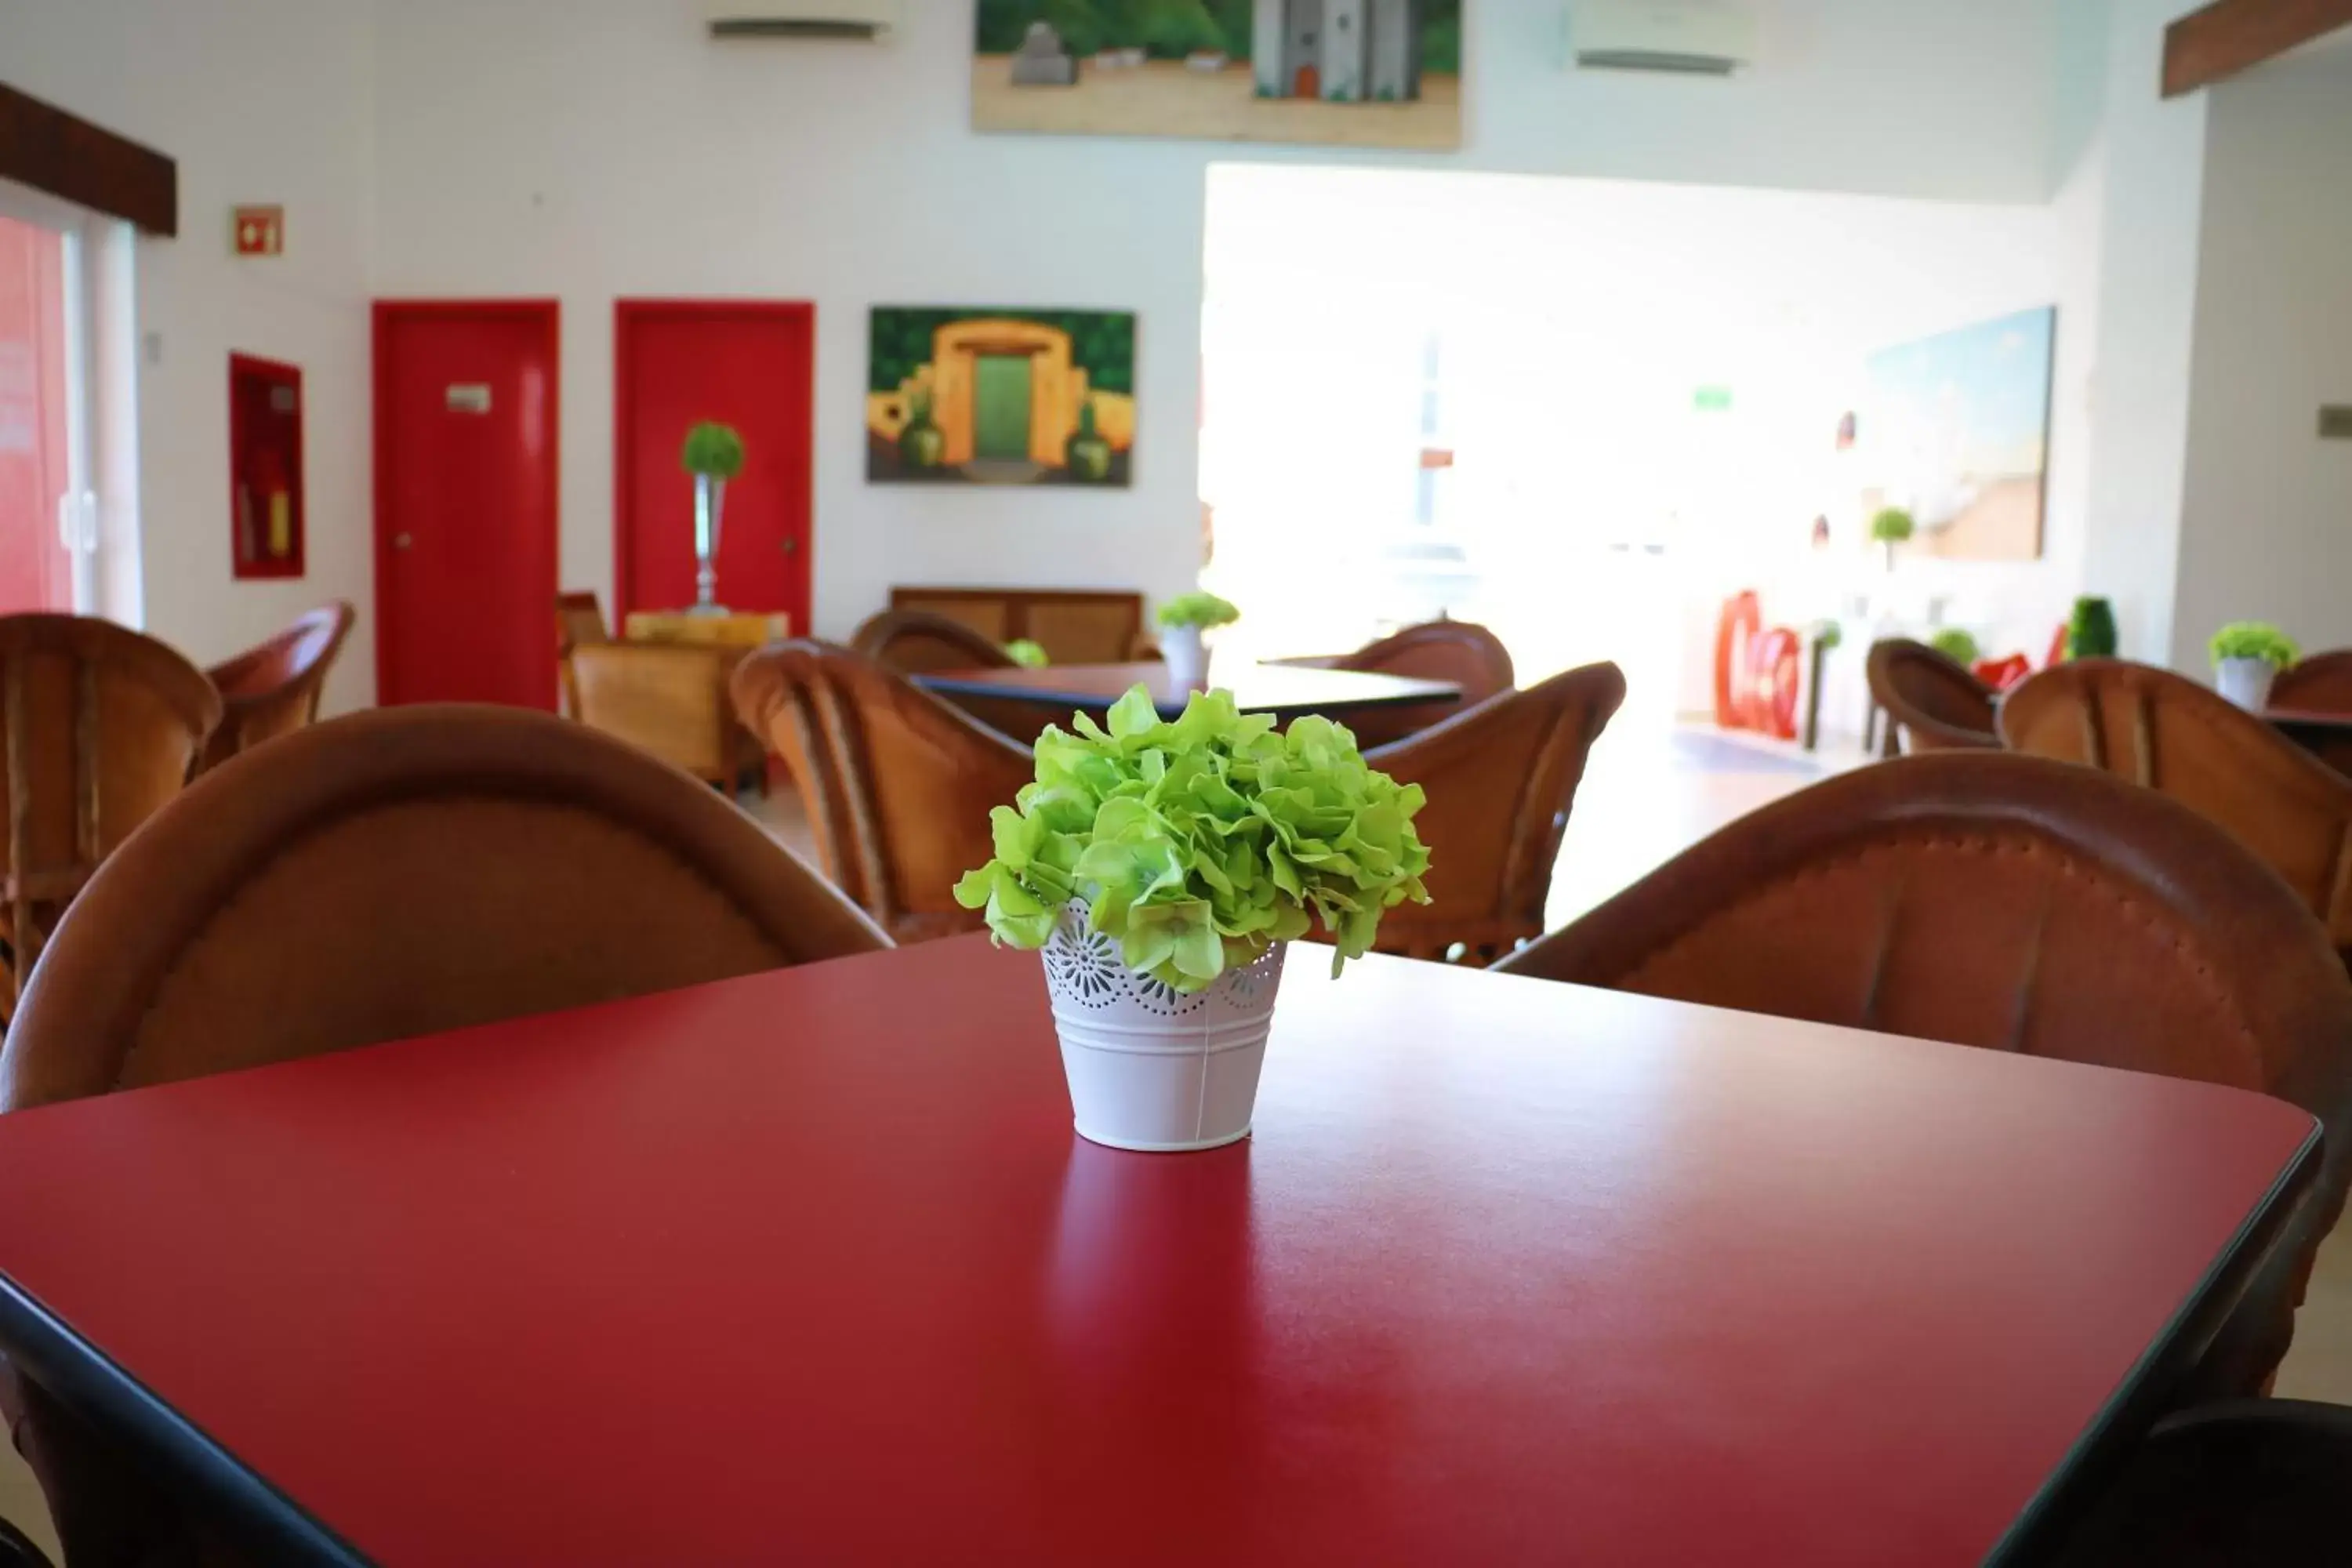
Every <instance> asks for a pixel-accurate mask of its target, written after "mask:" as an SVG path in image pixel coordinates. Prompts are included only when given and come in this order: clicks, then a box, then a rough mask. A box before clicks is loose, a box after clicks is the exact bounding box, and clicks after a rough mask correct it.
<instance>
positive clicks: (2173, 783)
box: [2000, 658, 2352, 949]
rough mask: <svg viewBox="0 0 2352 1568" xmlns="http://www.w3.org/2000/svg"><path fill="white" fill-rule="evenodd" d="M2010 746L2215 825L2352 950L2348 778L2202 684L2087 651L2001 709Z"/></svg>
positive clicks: (2351, 785)
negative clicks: (2136, 790)
mask: <svg viewBox="0 0 2352 1568" xmlns="http://www.w3.org/2000/svg"><path fill="white" fill-rule="evenodd" d="M2000 735H2001V739H2002V740H2003V741H2004V742H2007V744H2008V745H2009V747H2010V749H2011V751H2017V752H2029V753H2031V754H2032V755H2035V756H2042V757H2055V758H2057V759H2059V760H2060V761H2062V762H2069V763H2088V764H2089V765H2091V766H2092V767H2095V768H2102V769H2105V771H2106V772H2108V773H2116V774H2119V775H2121V776H2122V777H2124V778H2127V779H2129V780H2131V781H2132V782H2133V783H2135V784H2143V785H2146V786H2147V787H2148V788H2150V789H2154V790H2157V791H2159V792H2160V793H2162V794H2164V795H2170V796H2171V797H2172V798H2173V799H2175V800H2177V801H2179V802H2180V803H2181V804H2182V805H2186V806H2189V808H2191V809H2192V810H2194V811H2196V812H2198V813H2199V814H2200V815H2201V816H2205V817H2207V818H2209V819H2210V820H2211V821H2213V822H2216V823H2219V824H2220V825H2221V826H2222V827H2224V828H2226V829H2227V830H2228V831H2229V832H2230V834H2231V837H2235V838H2236V839H2237V840H2238V841H2239V842H2240V843H2241V844H2243V845H2244V846H2245V847H2247V848H2249V849H2251V850H2252V851H2253V852H2254V854H2255V855H2256V856H2258V857H2260V858H2262V859H2263V861H2264V862H2265V863H2266V864H2268V865H2269V866H2270V868H2272V869H2273V870H2274V871H2276V872H2277V873H2278V874H2279V875H2280V876H2281V877H2283V878H2284V879H2285V880H2286V883H2287V885H2288V886H2289V887H2291V888H2293V889H2294V891H2295V895H2296V896H2297V897H2298V898H2300V899H2302V900H2304V903H2305V907H2306V908H2308V909H2309V910H2311V911H2312V912H2313V913H2314V914H2315V915H2317V916H2318V917H2319V919H2320V921H2321V922H2322V923H2324V924H2325V925H2326V927H2327V931H2328V934H2329V936H2330V937H2331V938H2332V939H2333V940H2334V941H2335V942H2336V946H2337V947H2338V948H2343V949H2352V780H2347V779H2346V778H2345V777H2344V776H2343V775H2342V774H2341V773H2337V772H2336V770H2334V769H2333V768H2330V767H2328V766H2327V765H2326V763H2321V762H2319V761H2318V760H2316V759H2315V758H2314V757H2312V756H2311V755H2310V754H2309V753H2307V752H2305V751H2304V750H2303V749H2302V748H2301V747H2299V746H2297V745H2295V744H2294V742H2292V741H2289V740H2288V739H2286V738H2285V737H2284V736H2283V735H2281V734H2280V733H2279V732H2278V731H2275V730H2273V729H2272V728H2271V726H2270V725H2268V724H2266V723H2264V722H2263V721H2262V720H2260V719H2258V718H2256V717H2254V716H2253V715H2252V714H2251V713H2248V712H2245V711H2243V710H2241V709H2240V708H2238V707H2237V706H2236V705H2235V704H2233V703H2231V702H2229V701H2228V700H2224V699H2223V698H2221V697H2220V696H2219V695H2217V694H2215V693H2214V692H2211V691H2209V690H2207V689H2205V688H2204V687H2202V686H2200V685H2198V684H2197V683H2196V682H2195V681H2193V680H2189V679H2185V678H2183V677H2181V676H2178V675H2175V674H2173V673H2172V672H2171V671H2170V670H2168V669H2157V668H2152V667H2150V666H2147V665H2143V664H2127V663H2125V662H2124V661H2122V660H2120V659H2106V658H2084V659H2075V660H2074V661H2073V662H2071V663H2067V664H2062V665H2059V666H2057V667H2055V668H2051V669H2046V670H2043V671H2042V673H2041V674H2039V675H2036V676H2033V677H2032V678H2031V679H2028V680H2027V681H2026V682H2025V683H2024V684H2023V685H2021V686H2020V687H2018V688H2017V689H2015V690H2013V691H2011V693H2010V694H2009V695H2008V697H2007V698H2005V699H2004V700H2002V702H2001V705H2000Z"/></svg>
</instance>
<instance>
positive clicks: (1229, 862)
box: [955, 686, 1429, 992]
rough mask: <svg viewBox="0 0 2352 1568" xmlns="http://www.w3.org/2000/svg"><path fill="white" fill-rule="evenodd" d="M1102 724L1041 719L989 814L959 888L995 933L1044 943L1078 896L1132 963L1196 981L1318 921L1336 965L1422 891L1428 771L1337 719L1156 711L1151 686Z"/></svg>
mask: <svg viewBox="0 0 2352 1568" xmlns="http://www.w3.org/2000/svg"><path fill="white" fill-rule="evenodd" d="M1109 721H1110V727H1109V728H1108V730H1105V729H1104V728H1102V727H1101V726H1100V725H1097V724H1096V723H1095V722H1094V721H1093V720H1091V719H1089V718H1087V716H1086V715H1085V714H1083V713H1080V714H1077V715H1075V716H1074V718H1073V720H1072V723H1073V725H1074V727H1075V730H1076V732H1075V733H1071V732H1068V731H1063V730H1061V729H1058V728H1054V729H1048V730H1047V731H1045V733H1044V734H1043V735H1041V736H1039V737H1038V739H1037V748H1036V755H1037V778H1036V782H1035V783H1034V784H1024V786H1022V790H1021V793H1020V795H1019V796H1018V798H1017V800H1016V803H1015V804H1014V805H1011V806H998V807H997V808H996V810H995V811H994V812H993V813H992V814H991V816H990V824H991V826H992V830H993V837H994V840H995V848H996V856H995V858H993V859H992V860H990V861H989V863H988V864H987V865H985V866H982V867H980V868H977V869H976V870H973V871H971V872H968V873H966V874H965V876H964V877H963V879H961V881H959V882H958V883H957V884H956V888H955V896H956V901H957V902H958V903H960V904H961V905H962V906H963V907H964V908H966V909H971V910H976V909H985V910H987V911H988V927H989V930H991V931H993V932H995V934H996V937H997V940H998V941H1000V942H1010V943H1012V944H1013V945H1014V946H1016V947H1025V948H1039V947H1043V946H1045V942H1046V939H1047V938H1048V937H1050V936H1052V935H1053V932H1054V923H1055V920H1056V919H1057V918H1058V916H1059V913H1060V910H1061V908H1062V906H1063V905H1064V904H1066V903H1067V902H1069V900H1071V899H1073V898H1084V899H1086V900H1087V901H1088V903H1089V904H1090V906H1091V913H1090V915H1089V916H1088V920H1089V923H1090V924H1091V925H1092V926H1093V927H1094V929H1095V930H1097V931H1101V932H1103V933H1104V934H1105V935H1107V936H1109V937H1111V938H1113V939H1115V940H1116V941H1117V942H1118V944H1119V952H1120V956H1121V957H1122V958H1123V959H1124V960H1125V961H1126V963H1127V965H1128V967H1129V968H1130V969H1134V970H1137V971H1139V972H1140V973H1148V974H1150V975H1153V976H1155V977H1156V978H1158V979H1160V980H1162V981H1164V982H1166V983H1167V984H1169V985H1170V986H1171V987H1172V988H1174V989H1176V990H1178V991H1185V992H1192V991H1198V990H1200V989H1202V987H1203V986H1205V985H1207V984H1209V983H1210V982H1211V981H1213V980H1214V979H1216V977H1217V976H1218V975H1219V974H1221V973H1223V972H1224V971H1225V970H1226V969H1227V968H1228V967H1238V966H1242V965H1246V964H1249V963H1255V961H1256V960H1257V959H1258V958H1260V957H1261V956H1263V955H1264V954H1265V952H1266V950H1267V949H1268V948H1270V947H1272V946H1273V945H1274V944H1275V943H1276V942H1287V941H1289V940H1291V939H1292V938H1295V937H1302V936H1305V935H1306V934H1307V931H1309V930H1310V929H1312V928H1313V927H1315V926H1316V925H1318V924H1319V925H1320V926H1321V927H1322V929H1323V930H1324V931H1326V932H1327V933H1328V934H1329V936H1330V937H1331V940H1332V942H1334V943H1335V945H1336V947H1337V950H1338V951H1337V952H1335V953H1334V954H1333V956H1332V960H1331V971H1332V973H1334V974H1336V973H1339V968H1340V966H1341V965H1342V964H1343V963H1346V961H1347V960H1349V959H1350V958H1360V957H1362V956H1363V955H1364V954H1365V953H1366V952H1370V949H1371V945H1372V938H1373V935H1374V934H1375V933H1376V932H1377V931H1379V929H1380V923H1381V914H1382V912H1383V911H1385V910H1391V909H1393V908H1395V907H1396V906H1397V905H1398V904H1401V903H1402V902H1404V901H1405V900H1408V899H1410V900H1412V901H1413V902H1415V903H1422V904H1425V903H1427V902H1429V893H1428V890H1427V889H1425V888H1423V886H1422V877H1423V873H1424V872H1426V871H1427V870H1428V869H1429V851H1428V849H1427V848H1426V847H1423V844H1422V842H1421V838H1420V837H1419V835H1417V834H1416V833H1415V832H1414V831H1413V826H1412V819H1413V816H1414V815H1415V814H1416V813H1418V812H1419V811H1420V810H1421V807H1422V801H1423V796H1422V792H1421V786H1420V785H1419V784H1405V785H1402V786H1400V785H1399V784H1397V783H1396V781H1395V780H1393V779H1391V778H1390V777H1389V776H1388V775H1387V774H1386V773H1380V772H1378V771H1376V770H1375V769H1372V768H1370V767H1368V766H1366V765H1365V763H1364V759H1363V755H1362V753H1360V752H1358V751H1357V749H1356V738H1355V737H1354V736H1353V735H1351V734H1349V732H1348V731H1346V730H1345V729H1343V728H1342V727H1340V726H1339V725H1338V724H1334V723H1333V722H1331V721H1329V720H1328V719H1319V718H1315V717H1312V716H1309V717H1306V718H1301V719H1297V720H1295V721H1292V723H1291V726H1290V728H1289V730H1288V731H1286V732H1281V733H1277V732H1276V731H1275V728H1274V721H1273V720H1272V719H1271V718H1269V717H1268V716H1266V715H1265V714H1262V713H1253V714H1244V713H1243V712H1242V711H1241V710H1239V709H1238V708H1236V707H1235V706H1234V696H1233V693H1232V692H1230V691H1223V690H1217V691H1209V692H1204V693H1200V694H1196V695H1195V696H1194V697H1193V698H1192V700H1191V701H1190V702H1189V703H1187V704H1186V705H1185V708H1184V712H1183V716H1182V717H1181V718H1178V719H1175V720H1172V721H1169V720H1162V719H1161V718H1160V716H1159V714H1158V713H1157V712H1156V711H1155V710H1153V708H1152V704H1151V697H1150V693H1149V692H1148V691H1147V690H1146V689H1144V688H1142V687H1140V686H1138V687H1136V688H1135V689H1133V690H1131V691H1129V693H1128V694H1127V695H1126V696H1125V697H1122V698H1120V699H1119V700H1118V703H1117V704H1115V705H1114V706H1113V707H1112V709H1111V710H1110V713H1109Z"/></svg>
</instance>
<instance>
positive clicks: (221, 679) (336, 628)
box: [201, 599, 354, 768]
mask: <svg viewBox="0 0 2352 1568" xmlns="http://www.w3.org/2000/svg"><path fill="white" fill-rule="evenodd" d="M353 618H354V612H353V611H352V606H351V605H349V604H348V603H346V602H345V601H343V600H341V599H338V600H336V601H335V602H334V603H333V604H331V605H321V606H320V608H318V609H315V610H312V611H311V612H310V614H309V615H307V616H303V617H302V618H301V619H299V620H298V621H296V622H295V623H294V624H293V625H292V626H288V627H287V628H286V629H285V630H284V631H282V632H279V633H278V635H277V636H276V637H271V638H270V639H269V640H268V642H266V643H263V644H261V645H260V646H259V647H252V648H247V650H246V651H245V652H243V653H241V654H238V655H237V656H236V658H232V659H230V660H229V661H228V662H227V663H226V664H216V665H215V666H213V667H212V668H210V669H208V670H206V671H205V674H206V675H208V676H210V677H211V678H212V683H213V685H214V686H215V688H217V689H219V691H220V694H221V722H220V727H219V728H217V729H215V731H213V737H212V740H211V741H210V742H207V743H206V744H205V756H204V762H203V763H202V764H201V766H202V767H206V768H213V767H218V766H219V765H220V764H221V763H225V762H226V761H228V760H229V758H231V757H233V756H235V755H236V754H237V753H238V752H242V751H245V750H247V748H249V747H253V746H257V745H259V744H260V743H261V742H264V741H268V740H274V739H276V738H277V737H278V736H279V735H283V734H286V733H288V732H289V731H295V730H299V729H300V728H302V726H303V725H305V724H309V723H312V722H315V721H317V719H318V717H319V699H320V697H321V696H322V695H323V694H324V693H325V691H326V687H327V673H328V671H329V670H331V669H332V668H334V664H335V656H336V655H337V654H339V653H341V651H342V648H343V639H344V638H345V637H349V636H350V635H351V631H352V619H353Z"/></svg>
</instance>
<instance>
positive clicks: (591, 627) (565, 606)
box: [555, 594, 613, 719]
mask: <svg viewBox="0 0 2352 1568" xmlns="http://www.w3.org/2000/svg"><path fill="white" fill-rule="evenodd" d="M612 640H613V634H612V631H611V630H610V629H609V628H608V627H607V626H605V625H604V605H602V604H600V603H598V602H597V598H596V595H593V594H558V595H555V667H556V669H557V671H558V673H559V674H560V675H561V676H562V688H563V691H562V696H563V710H564V712H566V713H568V714H570V715H571V716H572V717H573V718H575V719H576V718H578V717H579V716H580V702H579V693H578V691H577V690H576V689H574V687H573V685H572V649H573V648H575V647H581V646H582V645H583V644H585V643H604V642H611V641H612Z"/></svg>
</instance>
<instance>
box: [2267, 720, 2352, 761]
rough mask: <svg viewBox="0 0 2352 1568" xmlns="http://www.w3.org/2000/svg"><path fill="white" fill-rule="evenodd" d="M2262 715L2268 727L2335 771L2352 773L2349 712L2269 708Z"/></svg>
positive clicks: (2351, 733) (2351, 721) (2351, 730)
mask: <svg viewBox="0 0 2352 1568" xmlns="http://www.w3.org/2000/svg"><path fill="white" fill-rule="evenodd" d="M2263 719H2264V720H2265V721H2268V722H2269V724H2270V726H2271V728H2273V729H2274V730H2276V731H2278V732H2279V733H2280V734H2282V735H2284V736H2285V737H2286V738H2287V739H2288V740H2290V741H2293V742H2294V743H2295V744H2296V745H2298V746H2301V747H2302V748H2303V749H2304V750H2305V751H2306V752H2310V753H2311V754H2312V755H2313V756H2315V757H2317V758H2318V759H2319V760H2320V761H2321V762H2323V763H2326V764H2327V765H2328V766H2329V767H2331V768H2334V769H2335V770H2336V772H2337V773H2345V774H2347V775H2352V713H2329V712H2325V711H2322V710H2316V709H2301V708H2269V709H2265V710H2263Z"/></svg>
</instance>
